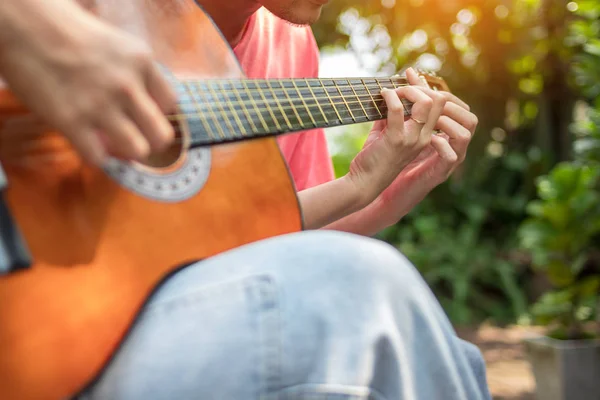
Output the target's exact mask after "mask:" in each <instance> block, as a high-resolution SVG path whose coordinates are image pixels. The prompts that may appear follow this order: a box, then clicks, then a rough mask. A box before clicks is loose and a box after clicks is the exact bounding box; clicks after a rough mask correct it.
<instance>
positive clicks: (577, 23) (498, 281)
mask: <svg viewBox="0 0 600 400" xmlns="http://www.w3.org/2000/svg"><path fill="white" fill-rule="evenodd" d="M314 31H315V34H316V37H317V40H318V43H319V45H320V47H321V48H327V47H332V46H335V47H345V48H347V49H348V50H349V51H352V52H354V53H355V54H356V55H357V57H358V59H359V60H360V61H361V62H363V66H365V67H368V69H370V70H371V71H372V72H373V73H378V74H391V73H394V72H396V71H397V70H401V69H403V68H404V67H405V66H407V65H411V64H417V65H420V66H425V67H428V66H431V65H433V66H434V67H435V66H437V67H439V68H433V69H438V71H437V72H438V73H439V74H440V75H441V76H443V77H444V79H445V80H446V81H447V82H448V84H449V86H450V88H451V90H452V92H453V93H454V94H456V95H457V96H458V97H460V98H462V99H463V100H465V101H466V102H467V103H469V104H470V105H471V110H472V111H473V112H474V113H475V114H476V115H477V116H478V118H479V121H480V123H479V128H478V131H477V132H476V135H475V137H474V138H473V141H472V143H471V146H470V148H469V155H468V157H467V160H466V162H465V164H464V166H463V167H462V168H461V169H460V170H459V171H456V172H455V174H454V176H453V178H452V179H451V181H449V182H446V183H444V184H442V185H441V186H439V187H438V188H437V189H436V190H434V191H433V192H432V193H431V194H430V195H429V196H428V197H427V199H426V200H425V201H423V202H422V203H421V204H420V205H419V206H418V207H416V208H415V209H414V210H413V211H412V212H411V213H410V214H409V215H408V216H406V217H405V218H403V220H402V221H401V222H400V223H398V224H397V225H396V226H393V227H391V228H389V229H387V230H386V231H385V232H382V234H381V238H383V239H384V240H387V241H389V242H391V243H393V244H394V245H396V246H397V247H398V248H399V249H400V250H401V251H403V252H404V253H405V254H406V255H407V256H408V257H409V258H410V259H411V260H412V261H413V262H414V263H415V265H417V267H418V268H419V269H420V270H421V272H422V273H423V275H424V277H425V279H426V280H427V282H428V283H429V284H430V285H431V287H432V289H433V291H434V292H435V294H436V295H437V296H438V298H439V299H440V300H441V302H442V304H443V306H444V308H445V310H446V311H447V312H448V314H449V315H450V317H451V319H452V320H453V321H454V322H460V323H469V322H475V321H477V320H479V319H482V318H490V317H491V318H493V319H495V320H498V321H515V320H517V319H518V318H519V317H520V316H522V315H523V314H524V313H525V311H526V310H528V309H529V301H530V298H532V297H537V293H533V292H531V291H530V290H529V288H530V284H531V282H530V280H531V277H532V276H536V277H538V276H542V277H547V278H548V280H549V281H550V282H551V284H552V285H554V286H555V289H556V291H551V292H548V293H545V294H543V295H542V296H540V297H539V299H538V300H539V301H538V302H537V303H536V304H535V305H534V306H533V307H531V309H530V312H531V313H532V315H533V316H534V317H535V319H536V320H537V321H538V322H544V323H552V324H555V325H556V326H558V330H555V331H554V332H553V335H554V336H556V337H577V336H578V335H581V336H585V335H584V333H583V330H582V329H580V324H581V323H582V322H584V321H588V320H590V319H591V318H592V314H593V311H594V304H593V301H594V295H593V294H594V292H596V293H597V292H598V286H597V285H598V283H597V282H598V278H597V276H598V274H599V273H600V272H599V264H600V262H599V260H598V254H596V253H595V250H594V249H596V248H598V245H599V244H600V239H598V238H597V236H598V235H597V221H595V218H596V212H597V205H598V204H599V203H600V201H599V200H600V199H599V198H598V188H597V186H596V185H597V177H598V173H597V170H598V168H599V167H598V165H600V61H599V60H600V39H599V38H600V2H598V1H597V0H577V1H569V2H567V1H557V0H527V1H521V0H490V1H485V2H481V1H474V0H464V1H460V2H456V1H447V0H371V1H364V0H345V1H333V2H331V3H330V5H328V6H327V7H326V8H325V10H324V15H323V19H322V20H321V22H320V23H319V24H318V25H316V26H315V27H314ZM343 135H344V137H343V139H340V140H336V146H334V147H336V150H335V151H334V162H335V167H336V173H337V174H338V175H341V174H343V173H345V171H347V168H348V165H349V163H350V160H351V159H352V157H353V156H354V155H355V154H356V152H357V151H358V150H359V149H360V147H361V146H362V143H363V141H364V139H365V135H366V128H365V127H362V126H361V127H352V128H350V129H347V130H345V131H344V133H343ZM573 141H574V144H573ZM573 157H576V161H575V162H574V163H572V164H570V163H566V164H565V163H562V164H559V166H558V167H557V168H556V169H555V170H552V168H553V167H554V166H555V165H557V164H558V163H559V162H561V161H568V160H572V159H573ZM538 176H543V177H542V178H539V179H536V177H538ZM525 220H526V222H523V221H525ZM529 258H531V260H529ZM530 264H531V265H530ZM531 286H533V285H531ZM596 297H597V296H596ZM596 309H597V310H598V313H599V314H600V307H598V306H596ZM599 318H600V317H599ZM599 321H600V319H599ZM599 325H600V323H599ZM599 329H600V327H599ZM599 332H600V331H599Z"/></svg>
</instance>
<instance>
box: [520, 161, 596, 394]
mask: <svg viewBox="0 0 600 400" xmlns="http://www.w3.org/2000/svg"><path fill="white" fill-rule="evenodd" d="M599 184H600V167H599V166H597V164H585V163H581V164H578V163H575V162H573V163H562V164H559V165H557V166H556V167H555V168H554V169H553V170H552V171H551V172H550V173H549V174H548V175H547V176H543V177H540V178H539V179H538V181H537V192H538V197H539V199H537V200H534V201H532V202H531V203H530V204H529V205H528V209H527V212H528V215H529V218H528V219H527V220H526V221H524V223H523V224H522V225H521V227H520V230H519V239H520V243H521V245H522V246H523V247H524V248H525V249H526V250H528V252H529V253H530V254H531V256H532V264H533V267H534V268H535V269H537V270H538V271H540V272H541V273H542V274H544V275H545V276H546V277H547V279H548V281H549V282H550V283H551V284H552V286H553V290H551V291H549V292H547V293H545V294H543V295H542V296H541V297H540V298H539V299H538V301H537V302H536V303H535V304H534V305H533V306H532V308H531V315H532V318H533V320H534V323H536V324H540V325H543V326H546V327H547V328H546V330H545V334H543V335H539V336H534V337H530V338H528V339H526V341H525V348H526V351H527V355H528V358H529V361H530V364H531V368H532V372H533V375H534V377H535V381H536V394H537V398H538V399H540V400H567V399H568V400H596V399H600V305H599V304H598V302H599V301H600V295H599V292H600V266H599V264H600V262H599V261H600V260H598V255H597V252H598V251H597V244H598V237H599V236H600V190H599Z"/></svg>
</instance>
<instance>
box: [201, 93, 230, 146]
mask: <svg viewBox="0 0 600 400" xmlns="http://www.w3.org/2000/svg"><path fill="white" fill-rule="evenodd" d="M206 86H207V88H208V91H209V92H210V93H211V95H212V96H213V99H214V103H213V104H216V106H217V108H218V109H219V111H220V113H221V117H222V118H223V122H225V125H227V127H228V128H229V132H231V135H234V133H233V132H234V129H233V126H232V125H231V123H230V122H229V118H227V114H226V113H225V110H224V109H223V107H222V106H221V100H220V98H219V96H218V94H217V92H215V91H214V89H213V88H212V87H211V85H210V84H208V85H206ZM215 115H216V113H215ZM219 125H220V124H219ZM219 131H220V132H221V133H222V134H223V139H226V138H227V134H226V133H225V131H224V130H223V128H222V127H221V129H220V130H219Z"/></svg>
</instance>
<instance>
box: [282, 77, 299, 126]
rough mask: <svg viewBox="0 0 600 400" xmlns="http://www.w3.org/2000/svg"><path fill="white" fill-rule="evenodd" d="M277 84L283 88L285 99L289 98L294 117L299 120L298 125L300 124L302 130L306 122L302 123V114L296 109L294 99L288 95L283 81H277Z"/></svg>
mask: <svg viewBox="0 0 600 400" xmlns="http://www.w3.org/2000/svg"><path fill="white" fill-rule="evenodd" d="M277 82H278V83H279V86H281V89H282V90H283V93H284V94H285V97H286V98H287V100H288V102H289V103H290V107H291V108H292V111H293V112H294V115H295V116H296V118H297V119H298V124H300V127H301V128H304V122H302V118H300V114H299V113H298V110H297V109H296V105H295V104H294V103H293V102H292V98H291V97H290V94H289V93H288V91H287V90H286V88H285V86H284V85H283V81H277Z"/></svg>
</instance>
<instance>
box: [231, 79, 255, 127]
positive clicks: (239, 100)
mask: <svg viewBox="0 0 600 400" xmlns="http://www.w3.org/2000/svg"><path fill="white" fill-rule="evenodd" d="M230 82H231V87H232V91H233V93H234V95H235V97H236V98H237V101H238V102H239V104H240V106H241V109H242V112H243V113H244V115H245V116H246V120H248V122H249V123H250V126H251V129H252V131H253V132H256V131H257V130H258V129H257V128H256V125H254V120H253V118H252V117H251V116H250V111H248V107H246V104H245V102H244V101H243V100H242V96H240V92H239V91H238V88H237V87H234V86H233V81H230Z"/></svg>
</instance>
